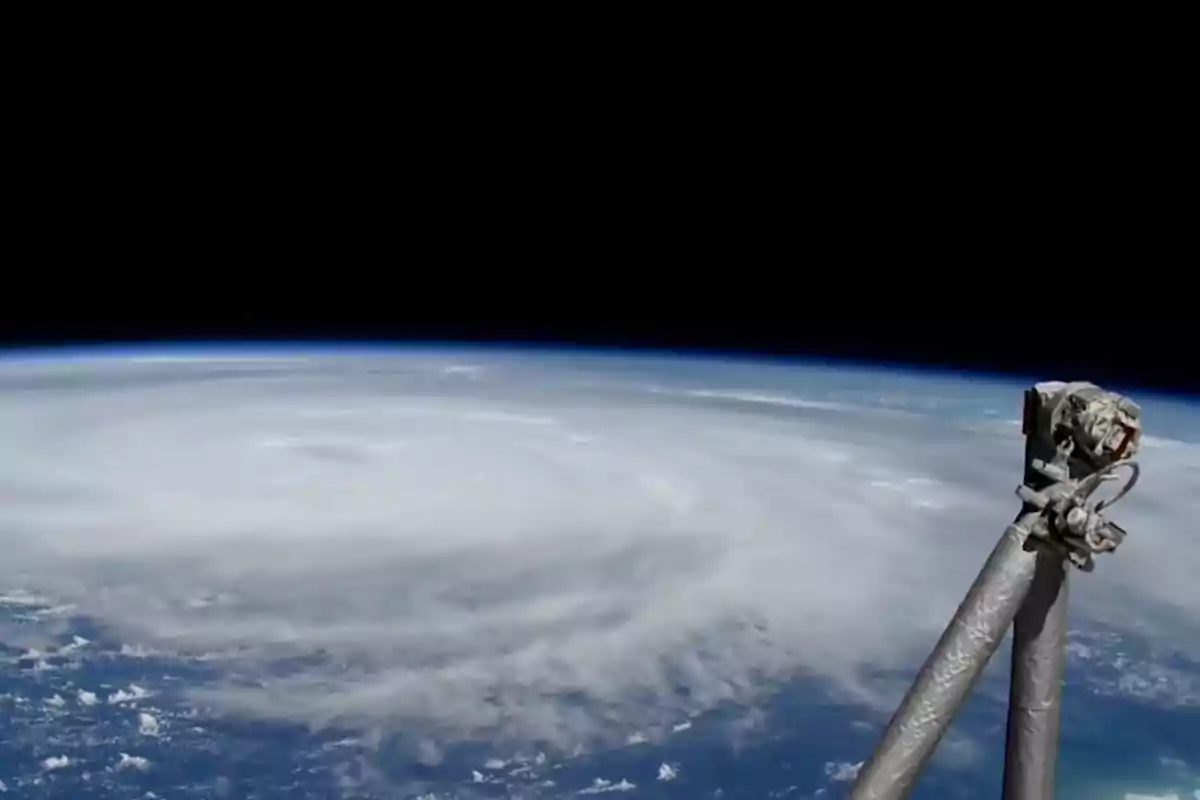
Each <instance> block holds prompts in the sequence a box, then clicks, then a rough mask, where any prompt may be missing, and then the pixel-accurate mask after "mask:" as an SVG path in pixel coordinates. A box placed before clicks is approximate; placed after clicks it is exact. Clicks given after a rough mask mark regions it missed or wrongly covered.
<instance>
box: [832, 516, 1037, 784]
mask: <svg viewBox="0 0 1200 800" xmlns="http://www.w3.org/2000/svg"><path fill="white" fill-rule="evenodd" d="M1037 517H1038V512H1036V511H1034V512H1030V513H1027V514H1025V515H1023V516H1022V518H1021V520H1019V521H1018V523H1015V524H1013V525H1010V526H1009V527H1008V529H1007V530H1005V532H1004V535H1003V536H1002V537H1000V541H999V542H998V543H997V544H996V547H995V549H994V550H992V554H991V555H990V556H989V557H988V560H987V563H985V564H984V565H983V569H982V570H981V571H980V573H979V576H978V577H977V578H976V579H975V582H974V584H972V585H971V589H970V591H969V592H968V593H967V596H966V598H965V599H964V600H963V602H962V604H961V605H960V606H959V607H958V611H957V612H956V613H955V615H954V618H953V619H952V620H951V621H950V624H949V625H948V626H946V630H945V631H944V632H943V633H942V638H941V639H940V640H939V641H938V643H937V646H936V647H935V648H934V650H933V652H932V653H931V654H930V656H929V658H928V659H927V660H926V661H925V665H924V666H923V667H921V671H920V673H918V675H917V679H916V680H915V681H914V682H913V685H912V687H911V688H910V689H909V690H908V694H906V695H905V696H904V700H903V701H902V702H901V703H900V707H899V708H898V709H897V710H896V713H895V714H894V715H893V716H892V720H891V722H890V723H888V728H887V732H886V733H885V734H884V737H883V741H882V742H881V743H880V745H879V747H878V748H877V749H876V750H875V752H874V754H872V756H871V758H870V760H869V761H868V762H867V763H866V764H865V765H864V766H863V767H862V769H861V770H860V771H859V774H858V779H857V781H856V782H855V784H854V789H853V791H852V793H851V795H850V796H851V797H852V798H853V800H900V799H901V798H905V797H907V796H908V794H909V792H911V791H912V788H913V785H914V783H915V782H916V779H917V776H918V775H920V773H921V770H922V768H923V767H924V766H925V763H926V762H927V761H928V760H929V757H930V756H932V755H933V751H934V749H935V748H936V747H937V745H938V742H939V741H941V739H942V736H944V735H945V733H946V730H947V729H948V728H949V727H950V723H951V722H952V721H953V719H954V715H955V713H957V711H958V709H959V707H960V706H961V705H962V703H963V701H964V700H965V699H966V697H967V695H968V694H970V692H971V689H972V688H973V687H974V686H975V683H976V681H977V680H978V679H979V676H980V675H981V674H982V673H983V668H984V667H985V666H987V662H988V661H989V660H990V659H991V657H992V655H993V654H994V653H995V652H996V648H997V647H999V645H1000V641H1001V639H1003V638H1004V635H1005V634H1006V633H1007V632H1008V627H1009V625H1011V624H1012V621H1013V617H1014V616H1016V614H1017V611H1018V610H1019V609H1020V607H1021V604H1022V603H1023V602H1024V600H1025V597H1026V595H1027V594H1028V593H1029V589H1030V586H1031V585H1032V583H1033V579H1034V573H1035V570H1036V567H1037V562H1038V558H1037V552H1036V551H1030V550H1027V549H1026V547H1025V543H1026V539H1027V538H1028V530H1029V526H1030V525H1031V524H1032V522H1033V520H1034V519H1036V518H1037Z"/></svg>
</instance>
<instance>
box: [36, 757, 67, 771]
mask: <svg viewBox="0 0 1200 800" xmlns="http://www.w3.org/2000/svg"><path fill="white" fill-rule="evenodd" d="M70 764H71V759H69V758H67V757H66V756H50V757H49V758H46V759H43V760H42V769H44V770H47V771H49V770H55V769H63V768H65V767H67V766H69V765H70Z"/></svg>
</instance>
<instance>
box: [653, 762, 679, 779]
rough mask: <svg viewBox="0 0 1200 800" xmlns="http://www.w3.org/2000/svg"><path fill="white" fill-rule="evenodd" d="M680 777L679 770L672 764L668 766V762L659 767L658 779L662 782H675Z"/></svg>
mask: <svg viewBox="0 0 1200 800" xmlns="http://www.w3.org/2000/svg"><path fill="white" fill-rule="evenodd" d="M678 776H679V770H677V769H675V768H674V767H672V766H671V765H670V764H667V763H666V762H664V763H662V764H660V765H659V767H658V779H659V780H660V781H673V780H675V778H677V777H678Z"/></svg>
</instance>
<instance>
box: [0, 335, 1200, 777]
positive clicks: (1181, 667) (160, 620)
mask: <svg viewBox="0 0 1200 800" xmlns="http://www.w3.org/2000/svg"><path fill="white" fill-rule="evenodd" d="M1040 377H1042V378H1050V379H1055V378H1056V379H1065V380H1071V379H1077V378H1083V379H1086V378H1087V376H1040ZM1026 386H1027V384H1026V383H1024V382H1019V381H1012V380H1006V381H1001V380H998V379H991V378H985V377H971V376H961V375H951V374H938V373H932V372H911V371H910V372H904V371H898V370H887V369H868V368H846V367H841V366H838V367H835V366H821V365H818V364H805V363H782V362H765V361H752V360H740V361H739V360H718V359H715V358H701V357H682V356H669V355H656V356H638V357H635V356H631V355H620V354H612V353H609V354H600V353H582V352H568V351H557V352H541V353H539V352H529V351H519V350H511V351H502V350H497V349H494V348H492V349H478V350H467V349H449V348H440V349H433V348H430V349H425V350H400V349H394V350H386V349H370V348H357V349H353V350H352V349H342V350H336V349H330V348H324V349H319V350H318V349H310V350H308V351H304V350H301V349H296V348H293V349H284V348H273V349H270V350H266V349H261V348H260V349H259V350H249V349H245V348H243V349H236V350H235V349H227V350H223V351H209V352H203V351H196V350H192V351H182V350H164V349H160V350H156V351H143V352H109V353H103V354H74V355H66V356H63V355H57V356H51V355H44V354H28V353H27V354H21V353H17V354H13V355H10V356H9V357H8V358H7V359H6V360H4V361H0V792H4V793H6V794H5V796H6V797H13V796H15V797H61V798H86V797H119V798H134V797H159V798H164V799H165V800H175V799H176V798H178V799H179V800H182V799H183V798H199V797H205V798H208V797H214V798H225V797H228V798H340V797H361V798H367V797H372V798H376V797H377V798H391V797H420V796H424V797H426V798H437V799H438V800H441V799H442V798H452V797H459V798H501V797H531V798H533V797H545V798H556V797H566V796H572V795H588V794H598V793H607V792H624V793H627V794H628V795H629V796H631V797H639V796H640V797H646V798H650V797H657V798H681V799H682V798H686V800H702V799H703V798H728V799H729V800H733V798H784V797H788V798H797V799H798V798H814V797H823V798H830V797H837V796H839V795H840V794H842V793H844V792H845V791H846V789H847V788H848V786H849V782H850V780H851V779H852V777H853V775H854V773H855V770H856V769H857V764H858V763H859V762H861V761H862V760H863V759H864V758H866V757H867V755H868V754H869V752H870V750H871V748H872V746H873V745H874V744H875V743H876V741H877V739H878V737H879V735H880V732H881V730H882V728H883V726H884V725H885V724H886V722H887V719H888V717H889V715H890V712H891V710H892V709H893V707H894V704H895V703H896V701H897V700H898V699H899V697H900V695H901V694H902V693H903V691H904V689H905V688H906V687H907V684H908V682H909V680H910V679H911V678H912V676H913V674H914V673H915V671H916V669H917V667H918V666H919V665H920V663H921V662H922V660H923V659H924V657H925V655H926V653H927V652H928V650H929V648H930V647H931V646H932V645H933V643H934V642H935V641H936V639H937V637H938V635H939V633H940V631H941V629H942V627H943V626H944V624H945V623H946V622H947V620H948V619H949V617H950V615H951V614H952V612H953V611H954V609H955V607H956V605H957V603H958V601H959V599H960V598H961V596H962V594H963V593H964V591H965V590H966V588H967V586H968V585H969V584H970V582H971V580H972V579H973V578H974V576H975V574H976V573H977V571H978V569H979V567H980V565H981V564H982V562H983V559H984V558H985V557H986V555H987V553H988V552H989V551H990V549H991V547H992V546H993V544H994V543H995V541H996V539H997V538H998V537H999V536H1000V534H1001V532H1002V530H1003V528H1004V526H1005V525H1006V524H1007V523H1008V522H1009V521H1010V520H1011V519H1012V516H1013V514H1014V512H1015V511H1016V509H1017V507H1018V501H1017V499H1016V497H1015V496H1014V495H1013V490H1014V488H1015V487H1016V485H1017V483H1018V481H1019V478H1020V464H1021V456H1022V450H1021V448H1022V444H1021V436H1020V431H1019V426H1018V424H1017V422H1016V420H1017V417H1018V416H1019V413H1020V404H1021V392H1022V390H1023V389H1024V388H1025V387H1026ZM1133 397H1134V399H1135V400H1137V401H1139V402H1140V403H1141V405H1142V407H1143V413H1144V417H1143V419H1144V424H1145V427H1146V433H1147V435H1146V437H1145V441H1144V444H1143V448H1142V455H1141V458H1140V460H1141V462H1142V464H1143V467H1144V474H1143V478H1142V482H1141V483H1140V484H1139V486H1138V487H1137V489H1136V490H1135V491H1134V492H1133V494H1132V495H1131V496H1130V497H1129V498H1127V499H1126V500H1125V501H1123V503H1122V504H1121V505H1120V506H1118V507H1117V508H1116V509H1114V512H1113V516H1114V518H1116V519H1117V520H1118V521H1120V522H1121V523H1122V524H1123V525H1125V526H1126V527H1127V529H1128V530H1129V531H1130V537H1129V539H1128V541H1127V542H1126V543H1125V544H1124V545H1123V547H1122V548H1121V549H1120V550H1119V551H1118V552H1117V553H1115V554H1113V555H1111V556H1107V557H1103V558H1101V559H1100V563H1099V566H1098V569H1097V571H1096V572H1095V573H1093V574H1090V575H1084V574H1081V573H1076V574H1074V575H1072V600H1071V615H1072V616H1071V619H1072V633H1071V645H1070V663H1069V674H1068V683H1067V689H1066V697H1065V701H1064V711H1063V715H1064V725H1063V740H1062V751H1061V759H1060V797H1062V798H1065V799H1067V800H1070V799H1072V798H1095V799H1097V800H1104V799H1105V798H1113V799H1114V800H1116V799H1119V798H1126V797H1130V796H1136V795H1139V794H1140V795H1151V796H1157V797H1169V796H1172V795H1174V796H1177V797H1179V798H1181V799H1182V798H1186V800H1191V798H1193V796H1194V797H1196V798H1200V523H1198V522H1197V520H1200V405H1198V404H1196V403H1194V402H1189V401H1186V400H1184V399H1172V398H1167V397H1155V396H1145V395H1138V394H1136V393H1135V394H1133ZM1007 671H1008V653H1007V651H1006V650H1002V651H1001V652H1000V653H999V654H998V655H997V658H996V659H995V661H994V662H993V664H992V665H991V667H990V668H989V671H988V673H987V675H986V677H985V679H984V680H983V681H982V682H981V684H980V687H979V690H978V691H977V693H976V695H975V697H974V698H973V700H972V701H971V703H970V704H969V706H968V707H967V708H966V709H965V711H964V712H963V714H962V715H961V716H960V718H959V720H958V721H957V722H956V724H955V727H954V729H953V731H952V733H951V735H950V736H949V737H948V738H947V739H946V740H945V741H944V742H943V744H942V746H941V748H940V750H939V752H938V755H937V756H936V758H935V760H934V762H933V764H932V766H931V768H930V770H929V771H928V772H927V773H926V775H925V776H924V777H923V779H922V781H921V783H920V786H919V789H918V791H917V796H918V797H921V798H939V799H940V798H959V797H961V798H984V797H998V795H999V781H1000V772H1001V763H1002V758H1003V739H1004V732H1003V726H1004V713H1005V702H1006V691H1007Z"/></svg>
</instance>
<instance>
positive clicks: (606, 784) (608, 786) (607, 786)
mask: <svg viewBox="0 0 1200 800" xmlns="http://www.w3.org/2000/svg"><path fill="white" fill-rule="evenodd" d="M636 788H637V784H633V783H630V782H629V781H627V780H625V779H624V778H622V779H621V780H619V781H617V782H616V783H613V782H612V781H606V780H604V779H603V778H596V779H595V780H594V781H592V785H591V786H589V787H587V788H586V789H580V790H579V794H607V793H608V792H628V791H632V790H633V789H636Z"/></svg>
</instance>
